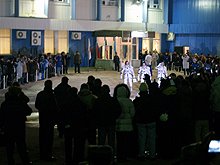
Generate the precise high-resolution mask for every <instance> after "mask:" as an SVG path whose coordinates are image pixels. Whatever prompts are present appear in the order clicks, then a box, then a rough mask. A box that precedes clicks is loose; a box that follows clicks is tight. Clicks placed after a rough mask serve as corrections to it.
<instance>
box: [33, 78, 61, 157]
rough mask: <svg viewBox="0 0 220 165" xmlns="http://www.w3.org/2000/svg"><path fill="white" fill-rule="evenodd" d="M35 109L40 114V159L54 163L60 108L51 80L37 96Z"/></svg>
mask: <svg viewBox="0 0 220 165" xmlns="http://www.w3.org/2000/svg"><path fill="white" fill-rule="evenodd" d="M35 107H36V108H37V109H38V112H39V125H40V127H39V145H40V158H41V159H42V160H47V161H52V160H54V159H55V157H54V156H53V155H52V150H53V149H52V148H53V138H54V126H55V124H56V119H57V112H58V106H57V102H56V98H55V94H54V91H53V89H52V81H51V80H46V81H45V83H44V89H43V90H42V91H40V92H39V93H38V94H37V97H36V100H35Z"/></svg>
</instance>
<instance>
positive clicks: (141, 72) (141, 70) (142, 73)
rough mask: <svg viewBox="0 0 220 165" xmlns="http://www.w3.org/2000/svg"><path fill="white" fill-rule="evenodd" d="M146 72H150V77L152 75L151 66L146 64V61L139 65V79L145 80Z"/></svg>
mask: <svg viewBox="0 0 220 165" xmlns="http://www.w3.org/2000/svg"><path fill="white" fill-rule="evenodd" d="M145 74H148V75H149V76H150V79H151V77H152V75H151V72H150V67H149V66H146V64H145V63H143V64H142V66H140V67H139V69H138V77H137V79H138V81H141V82H144V81H145V80H144V78H145Z"/></svg>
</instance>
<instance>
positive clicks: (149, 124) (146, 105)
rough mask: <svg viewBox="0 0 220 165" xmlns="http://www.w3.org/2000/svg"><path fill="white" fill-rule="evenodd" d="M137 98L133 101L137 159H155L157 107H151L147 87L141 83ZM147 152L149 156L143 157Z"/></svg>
mask: <svg viewBox="0 0 220 165" xmlns="http://www.w3.org/2000/svg"><path fill="white" fill-rule="evenodd" d="M139 91H140V92H139V95H140V96H139V97H136V98H135V99H134V100H133V103H134V106H135V116H134V123H135V124H136V126H137V133H138V146H139V147H138V148H139V149H138V151H139V152H138V157H139V158H140V159H145V156H148V157H149V158H150V159H155V157H156V121H157V118H158V116H159V110H158V109H157V106H155V105H152V104H151V102H152V100H151V98H150V95H149V94H148V85H147V84H146V83H141V84H140V87H139ZM146 151H148V154H149V155H145V152H146Z"/></svg>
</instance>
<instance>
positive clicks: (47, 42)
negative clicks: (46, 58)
mask: <svg viewBox="0 0 220 165" xmlns="http://www.w3.org/2000/svg"><path fill="white" fill-rule="evenodd" d="M44 53H52V54H53V53H54V32H53V31H51V30H45V31H44Z"/></svg>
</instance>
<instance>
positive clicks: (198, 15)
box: [170, 0, 220, 24]
mask: <svg viewBox="0 0 220 165" xmlns="http://www.w3.org/2000/svg"><path fill="white" fill-rule="evenodd" d="M219 7H220V1H219V0H173V10H172V11H173V12H172V13H173V17H172V18H173V20H172V22H170V23H173V24H200V23H203V24H210V23H211V24H213V23H220V19H217V17H216V16H217V15H220V10H219Z"/></svg>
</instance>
